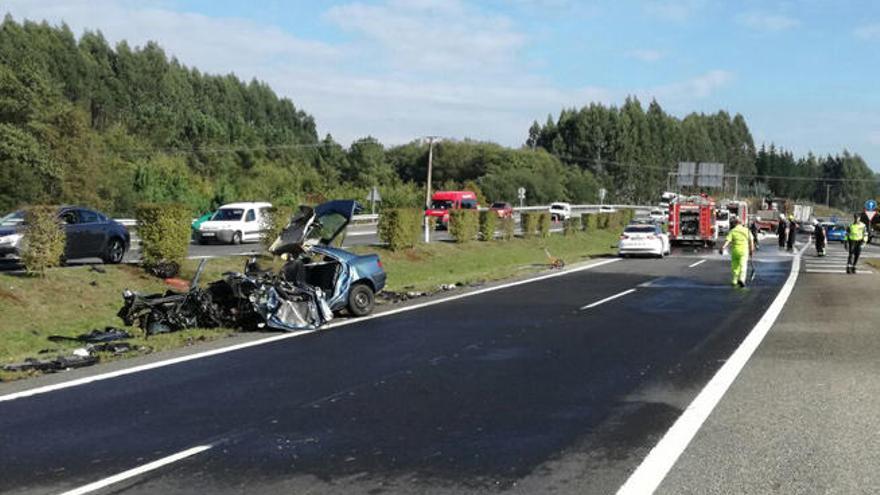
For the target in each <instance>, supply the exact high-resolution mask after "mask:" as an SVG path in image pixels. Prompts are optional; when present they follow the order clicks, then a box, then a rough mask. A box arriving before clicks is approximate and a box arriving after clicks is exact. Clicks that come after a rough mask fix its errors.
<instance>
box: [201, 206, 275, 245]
mask: <svg viewBox="0 0 880 495" xmlns="http://www.w3.org/2000/svg"><path fill="white" fill-rule="evenodd" d="M270 208H272V204H271V203H230V204H228V205H223V206H221V207H220V209H218V210H217V211H215V212H214V215H212V216H211V218H210V219H209V220H206V221H204V222H202V224H201V225H199V230H198V232H197V233H196V242H198V243H199V244H207V243H209V242H222V243H226V244H241V243H242V242H259V240H260V236H261V235H262V233H263V231H264V230H266V228H267V224H266V220H267V210H269V209H270Z"/></svg>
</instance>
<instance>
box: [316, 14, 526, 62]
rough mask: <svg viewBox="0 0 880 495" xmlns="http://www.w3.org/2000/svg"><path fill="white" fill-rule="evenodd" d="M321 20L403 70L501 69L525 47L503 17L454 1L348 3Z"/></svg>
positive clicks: (518, 35) (509, 23) (520, 38)
mask: <svg viewBox="0 0 880 495" xmlns="http://www.w3.org/2000/svg"><path fill="white" fill-rule="evenodd" d="M326 17H327V18H328V19H329V20H330V21H332V22H334V23H335V24H337V25H338V26H340V27H341V28H343V29H345V30H347V31H349V32H352V33H354V34H356V35H360V36H361V39H362V41H363V42H364V43H366V44H367V48H369V49H373V50H377V51H381V53H382V55H383V57H385V58H386V59H387V61H388V62H390V63H391V64H393V66H395V67H396V68H399V69H403V70H407V71H412V70H428V71H432V72H444V73H448V72H449V71H460V70H463V71H471V70H473V69H478V70H481V71H485V70H486V69H488V68H494V69H498V68H503V67H505V66H507V65H508V64H510V63H511V62H513V61H514V60H515V59H516V56H517V50H518V49H519V48H521V47H522V46H523V44H524V42H525V37H524V36H523V35H522V34H521V33H519V32H517V31H516V30H515V29H514V28H513V25H512V23H511V21H510V20H509V19H508V18H506V17H504V16H499V15H490V14H485V13H483V12H481V11H479V10H477V9H475V8H473V7H470V6H468V5H467V4H465V3H463V2H461V1H459V0H418V1H415V2H413V1H408V0H389V1H387V2H384V3H379V4H364V3H351V4H347V5H341V6H336V7H333V8H331V9H330V10H329V11H328V12H327V14H326Z"/></svg>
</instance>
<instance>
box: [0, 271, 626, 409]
mask: <svg viewBox="0 0 880 495" xmlns="http://www.w3.org/2000/svg"><path fill="white" fill-rule="evenodd" d="M617 261H620V258H612V259H608V260H603V261H599V262H596V263H591V264H589V265H584V266H580V267H577V268H570V269H567V270H562V271H558V272H553V273H549V274H547V275H541V276H538V277H533V278H528V279H525V280H517V281H516V282H508V283H505V284H501V285H496V286H493V287H486V288H484V289H478V290H475V291H472V292H466V293H464V294H457V295H454V296H449V297H444V298H442V299H436V300H433V301H426V302H423V303H419V304H413V305H412V306H405V307H402V308H396V309H392V310H389V311H384V312H382V313H376V314H372V315H370V316H364V317H361V318H349V319H346V320H341V321H336V322H333V323H329V324H327V325H325V326H323V327H321V328H320V329H319V330H326V329H330V328H337V327H342V326H346V325H351V324H354V323H360V322H362V321H369V320H372V319H375V318H383V317H386V316H391V315H396V314H399V313H405V312H408V311H414V310H416V309H421V308H424V307H428V306H434V305H437V304H443V303H445V302H449V301H455V300H458V299H463V298H465V297H472V296H476V295H479V294H485V293H487V292H493V291H496V290H502V289H507V288H510V287H516V286H518V285H524V284H530V283H532V282H538V281H541V280H547V279H550V278H555V277H561V276H564V275H569V274H572V273H577V272H582V271H585V270H590V269H593V268H597V267H600V266H602V265H607V264H609V263H614V262H617ZM319 330H301V331H299V332H288V333H282V334H279V335H273V336H271V337H266V338H265V339H260V340H254V341H251V342H244V343H241V344H235V345H231V346H228V347H221V348H219V349H212V350H210V351H204V352H199V353H196V354H190V355H187V356H180V357H176V358H172V359H166V360H163V361H156V362H155V363H149V364H143V365H140V366H133V367H131V368H125V369H121V370H117V371H111V372H108V373H101V374H98V375H92V376H86V377H83V378H77V379H75V380H70V381H67V382H61V383H56V384H53V385H45V386H42V387H36V388H32V389H30V390H22V391H21V392H15V393H11V394H7V395H0V402H5V401H10V400H15V399H21V398H23V397H31V396H33V395H39V394H45V393H48V392H54V391H55V390H61V389H65V388H70V387H76V386H79V385H85V384H87V383H93V382H98V381H102V380H108V379H110V378H116V377H120V376H125V375H130V374H133V373H139V372H141V371H147V370H152V369H156V368H161V367H164V366H170V365H173V364H178V363H184V362H187V361H193V360H195V359H202V358H206V357H210V356H216V355H218V354H225V353H227V352H233V351H238V350H241V349H247V348H248V347H254V346H258V345H263V344H268V343H271V342H276V341H279V340H285V339H290V338H294V337H300V336H303V335H308V334H311V333H314V332H317V331H319Z"/></svg>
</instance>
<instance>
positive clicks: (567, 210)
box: [550, 202, 571, 222]
mask: <svg viewBox="0 0 880 495" xmlns="http://www.w3.org/2000/svg"><path fill="white" fill-rule="evenodd" d="M569 218H571V204H569V203H563V202H556V203H550V220H553V221H554V222H562V221H564V220H568V219H569Z"/></svg>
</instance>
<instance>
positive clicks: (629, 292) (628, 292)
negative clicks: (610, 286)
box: [581, 289, 636, 311]
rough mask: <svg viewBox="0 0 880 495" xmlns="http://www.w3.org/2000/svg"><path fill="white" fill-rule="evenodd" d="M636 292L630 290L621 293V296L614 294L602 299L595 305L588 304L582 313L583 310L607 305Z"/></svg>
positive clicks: (583, 307) (582, 308)
mask: <svg viewBox="0 0 880 495" xmlns="http://www.w3.org/2000/svg"><path fill="white" fill-rule="evenodd" d="M635 291H636V290H635V289H629V290H625V291H623V292H621V293H619V294H614V295H613V296H610V297H606V298H605V299H602V300H601V301H596V302H594V303H592V304H587V305H586V306H582V307H581V311H583V310H585V309H590V308H595V307H596V306H598V305H600V304H605V303H607V302H608V301H613V300H615V299H617V298H618V297H623V296H625V295H627V294H631V293H633V292H635Z"/></svg>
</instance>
